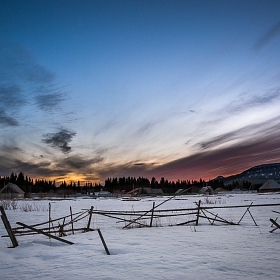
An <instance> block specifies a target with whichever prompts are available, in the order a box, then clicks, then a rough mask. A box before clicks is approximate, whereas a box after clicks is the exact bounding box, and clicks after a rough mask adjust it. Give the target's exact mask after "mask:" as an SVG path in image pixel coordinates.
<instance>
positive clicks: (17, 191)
mask: <svg viewBox="0 0 280 280" xmlns="http://www.w3.org/2000/svg"><path fill="white" fill-rule="evenodd" d="M0 198H1V199H12V198H24V191H23V190H22V189H21V188H20V187H19V186H17V185H16V184H12V183H8V184H7V185H6V186H5V187H4V188H2V189H1V190H0Z"/></svg>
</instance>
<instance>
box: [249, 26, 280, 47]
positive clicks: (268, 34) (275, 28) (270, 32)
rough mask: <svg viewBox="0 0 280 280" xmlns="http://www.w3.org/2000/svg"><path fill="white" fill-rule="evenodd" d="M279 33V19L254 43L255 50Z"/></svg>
mask: <svg viewBox="0 0 280 280" xmlns="http://www.w3.org/2000/svg"><path fill="white" fill-rule="evenodd" d="M278 34H280V21H279V22H277V23H276V24H275V25H273V26H272V27H271V28H270V29H269V30H268V31H267V32H266V33H265V34H264V35H263V36H262V37H261V38H260V39H259V40H258V41H257V42H256V44H255V45H254V49H255V50H260V49H262V48H263V47H265V45H267V44H268V43H269V42H270V41H271V40H272V39H273V38H274V37H276V36H277V35H278Z"/></svg>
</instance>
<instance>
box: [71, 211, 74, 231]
mask: <svg viewBox="0 0 280 280" xmlns="http://www.w3.org/2000/svg"><path fill="white" fill-rule="evenodd" d="M70 215H71V228H72V234H74V225H73V214H72V207H71V206H70Z"/></svg>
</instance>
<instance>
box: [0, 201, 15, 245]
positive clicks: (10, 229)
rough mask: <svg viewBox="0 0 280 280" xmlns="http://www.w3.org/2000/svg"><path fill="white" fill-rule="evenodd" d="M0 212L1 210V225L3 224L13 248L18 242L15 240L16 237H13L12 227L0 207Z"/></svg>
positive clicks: (2, 208)
mask: <svg viewBox="0 0 280 280" xmlns="http://www.w3.org/2000/svg"><path fill="white" fill-rule="evenodd" d="M0 210H1V214H2V215H1V219H2V221H3V224H4V226H5V228H6V230H7V233H8V235H9V237H10V239H11V241H12V244H13V248H15V247H17V246H18V242H17V239H16V237H15V235H14V233H13V230H12V227H11V225H10V222H9V220H8V218H7V216H6V213H5V210H4V207H3V206H2V205H1V206H0Z"/></svg>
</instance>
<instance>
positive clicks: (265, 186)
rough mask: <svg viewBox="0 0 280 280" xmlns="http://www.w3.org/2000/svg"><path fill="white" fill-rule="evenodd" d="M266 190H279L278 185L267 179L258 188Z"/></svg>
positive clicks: (279, 186)
mask: <svg viewBox="0 0 280 280" xmlns="http://www.w3.org/2000/svg"><path fill="white" fill-rule="evenodd" d="M267 189H280V185H279V184H278V183H277V182H276V181H274V180H273V179H269V180H267V181H266V182H265V183H264V184H263V185H262V186H261V187H260V190H267Z"/></svg>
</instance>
